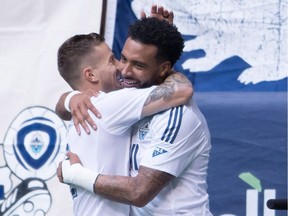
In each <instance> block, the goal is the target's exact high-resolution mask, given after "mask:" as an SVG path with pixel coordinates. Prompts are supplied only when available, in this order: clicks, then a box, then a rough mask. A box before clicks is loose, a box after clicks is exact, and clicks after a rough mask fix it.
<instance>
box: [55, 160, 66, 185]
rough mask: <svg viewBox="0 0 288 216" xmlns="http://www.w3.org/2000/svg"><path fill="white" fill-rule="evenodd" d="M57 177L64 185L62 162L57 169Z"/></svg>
mask: <svg viewBox="0 0 288 216" xmlns="http://www.w3.org/2000/svg"><path fill="white" fill-rule="evenodd" d="M56 173H57V177H58V180H59V181H60V182H61V183H64V179H63V175H62V161H61V162H60V163H59V165H58V167H57V172H56Z"/></svg>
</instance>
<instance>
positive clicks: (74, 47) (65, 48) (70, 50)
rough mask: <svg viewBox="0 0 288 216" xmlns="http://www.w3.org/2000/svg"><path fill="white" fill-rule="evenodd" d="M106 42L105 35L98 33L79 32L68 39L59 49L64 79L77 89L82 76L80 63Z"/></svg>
mask: <svg viewBox="0 0 288 216" xmlns="http://www.w3.org/2000/svg"><path fill="white" fill-rule="evenodd" d="M103 42H105V39H104V37H103V36H101V35H99V34H97V33H94V32H92V33H90V34H78V35H74V36H72V37H71V38H69V39H67V40H66V41H65V42H64V43H63V44H62V45H61V46H60V47H59V49H58V54H57V63H58V70H59V72H60V75H61V76H62V77H63V79H64V80H65V81H66V82H67V83H68V84H69V85H70V86H71V87H72V88H73V89H76V83H77V80H78V78H79V77H81V73H80V72H79V70H80V68H79V67H80V65H81V62H82V60H83V59H84V58H85V57H86V56H87V55H89V54H90V53H91V52H92V51H93V48H94V47H95V46H98V45H100V44H101V43H103Z"/></svg>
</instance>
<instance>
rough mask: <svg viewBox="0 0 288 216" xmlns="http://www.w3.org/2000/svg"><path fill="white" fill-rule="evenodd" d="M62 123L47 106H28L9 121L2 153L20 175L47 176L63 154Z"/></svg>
mask: <svg viewBox="0 0 288 216" xmlns="http://www.w3.org/2000/svg"><path fill="white" fill-rule="evenodd" d="M66 144H67V142H66V126H65V123H64V122H63V121H62V120H61V119H60V118H59V117H58V116H57V115H56V114H55V113H54V112H53V111H52V110H50V109H47V108H45V107H40V106H36V107H29V108H26V109H24V110H23V111H22V112H20V113H19V114H18V116H17V117H16V118H15V119H14V120H13V122H12V123H11V125H10V127H9V129H8V131H7V133H6V135H5V138H4V157H5V160H6V162H7V165H8V166H9V168H10V169H11V171H12V172H13V173H14V174H15V175H16V176H18V177H19V178H20V179H22V180H23V179H27V178H30V177H35V178H41V179H43V180H47V179H49V178H51V177H53V176H54V175H55V174H56V168H57V166H58V163H59V162H60V161H61V160H63V159H64V158H65V150H66Z"/></svg>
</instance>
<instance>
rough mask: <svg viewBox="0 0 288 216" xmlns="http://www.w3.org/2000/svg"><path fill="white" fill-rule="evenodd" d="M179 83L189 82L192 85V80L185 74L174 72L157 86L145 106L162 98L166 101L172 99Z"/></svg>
mask: <svg viewBox="0 0 288 216" xmlns="http://www.w3.org/2000/svg"><path fill="white" fill-rule="evenodd" d="M179 84H186V85H187V84H189V85H191V83H190V81H189V80H188V79H187V78H186V77H185V75H183V74H180V73H174V74H172V75H170V76H169V77H168V78H167V79H166V80H165V81H164V83H162V84H161V85H159V86H158V87H156V88H155V89H154V90H153V91H152V92H151V93H150V95H149V96H148V98H147V100H146V102H145V104H144V106H146V105H148V104H150V103H153V102H154V101H157V100H159V99H161V98H163V100H164V101H168V100H169V99H171V96H172V95H173V94H174V93H175V88H176V85H179Z"/></svg>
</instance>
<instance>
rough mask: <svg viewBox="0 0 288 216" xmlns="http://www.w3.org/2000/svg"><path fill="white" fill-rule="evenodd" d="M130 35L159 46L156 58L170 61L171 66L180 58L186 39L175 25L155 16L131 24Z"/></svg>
mask: <svg viewBox="0 0 288 216" xmlns="http://www.w3.org/2000/svg"><path fill="white" fill-rule="evenodd" d="M128 37H130V38H131V39H133V40H135V41H139V42H141V43H143V44H147V45H150V44H151V45H154V46H156V47H157V48H158V53H157V55H156V58H157V59H158V60H160V61H167V60H168V61H170V63H171V67H173V65H174V64H175V63H176V61H177V60H178V59H179V58H180V56H181V54H182V52H183V48H184V40H183V38H182V35H181V33H180V32H179V31H178V29H177V27H176V26H175V25H172V24H170V23H168V22H167V21H165V20H159V19H157V18H154V17H148V18H142V19H140V20H137V21H136V22H135V23H134V24H132V25H130V26H129V31H128Z"/></svg>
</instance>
